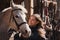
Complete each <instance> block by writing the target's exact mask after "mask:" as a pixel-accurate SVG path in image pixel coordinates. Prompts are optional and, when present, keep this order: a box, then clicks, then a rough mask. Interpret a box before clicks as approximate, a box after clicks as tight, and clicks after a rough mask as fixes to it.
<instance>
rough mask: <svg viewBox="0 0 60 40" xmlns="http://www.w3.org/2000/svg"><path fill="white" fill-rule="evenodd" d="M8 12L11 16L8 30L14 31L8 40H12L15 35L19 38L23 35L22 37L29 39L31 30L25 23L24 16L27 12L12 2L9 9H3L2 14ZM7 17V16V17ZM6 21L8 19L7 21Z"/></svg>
mask: <svg viewBox="0 0 60 40" xmlns="http://www.w3.org/2000/svg"><path fill="white" fill-rule="evenodd" d="M8 10H10V12H8V14H10V15H11V16H10V17H9V19H10V20H9V29H14V30H15V31H13V33H12V35H11V36H10V38H9V40H14V36H15V34H17V33H19V36H21V35H23V36H24V37H30V35H31V29H30V28H29V25H28V23H27V21H26V19H25V18H26V14H25V13H27V10H26V9H25V8H24V7H23V6H21V5H17V4H14V2H13V0H11V2H10V7H8V8H6V9H4V10H3V11H2V13H4V12H6V11H8ZM8 16H9V15H7V17H8ZM7 20H8V19H7Z"/></svg>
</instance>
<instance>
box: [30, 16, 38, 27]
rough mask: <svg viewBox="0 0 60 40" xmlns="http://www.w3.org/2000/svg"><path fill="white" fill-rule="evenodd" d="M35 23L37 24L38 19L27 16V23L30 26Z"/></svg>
mask: <svg viewBox="0 0 60 40" xmlns="http://www.w3.org/2000/svg"><path fill="white" fill-rule="evenodd" d="M36 24H38V21H37V20H36V18H35V17H34V16H31V17H30V18H29V25H30V26H35V25H36Z"/></svg>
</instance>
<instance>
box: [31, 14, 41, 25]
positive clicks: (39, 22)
mask: <svg viewBox="0 0 60 40" xmlns="http://www.w3.org/2000/svg"><path fill="white" fill-rule="evenodd" d="M31 16H34V15H31ZM34 17H35V16H34ZM35 19H36V21H38V22H39V23H38V24H37V25H39V26H41V25H42V21H41V20H39V19H38V18H37V17H35Z"/></svg>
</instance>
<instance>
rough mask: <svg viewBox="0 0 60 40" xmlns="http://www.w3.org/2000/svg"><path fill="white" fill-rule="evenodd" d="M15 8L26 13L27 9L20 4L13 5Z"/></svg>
mask: <svg viewBox="0 0 60 40" xmlns="http://www.w3.org/2000/svg"><path fill="white" fill-rule="evenodd" d="M14 7H16V8H15V9H21V10H22V11H23V12H24V13H27V10H26V9H25V8H24V7H23V6H22V5H16V4H15V5H14Z"/></svg>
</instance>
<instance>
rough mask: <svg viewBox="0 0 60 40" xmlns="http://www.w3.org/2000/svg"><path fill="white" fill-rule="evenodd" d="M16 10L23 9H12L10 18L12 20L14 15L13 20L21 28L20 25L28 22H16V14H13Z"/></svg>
mask: <svg viewBox="0 0 60 40" xmlns="http://www.w3.org/2000/svg"><path fill="white" fill-rule="evenodd" d="M16 10H21V9H14V10H12V11H11V16H10V20H11V17H12V18H13V20H14V22H15V23H16V26H17V28H18V29H19V27H21V26H22V25H23V24H26V22H22V23H20V24H18V23H17V22H16V19H15V18H14V15H13V11H16Z"/></svg>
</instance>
